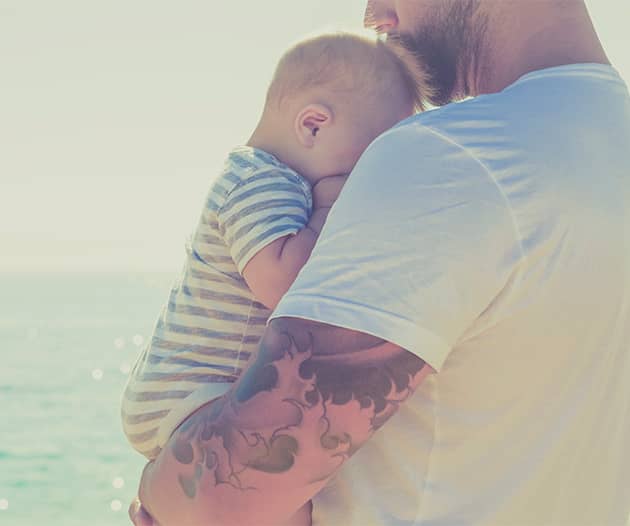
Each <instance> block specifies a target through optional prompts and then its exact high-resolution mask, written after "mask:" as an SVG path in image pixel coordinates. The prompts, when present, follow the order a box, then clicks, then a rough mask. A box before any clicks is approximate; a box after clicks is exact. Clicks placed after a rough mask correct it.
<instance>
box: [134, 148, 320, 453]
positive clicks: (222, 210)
mask: <svg viewBox="0 0 630 526" xmlns="http://www.w3.org/2000/svg"><path fill="white" fill-rule="evenodd" d="M311 208H312V198H311V189H310V185H309V184H308V182H306V181H305V180H304V179H303V178H302V177H301V176H299V175H298V174H297V173H296V172H294V171H293V170H291V169H290V168H288V167H287V166H286V165H284V164H282V163H281V162H280V161H278V160H277V159H276V158H275V157H273V156H271V155H269V154H267V153H265V152H262V151H260V150H256V149H253V148H248V147H243V148H238V149H237V150H234V151H233V152H232V153H231V154H230V156H229V158H228V160H227V163H226V166H225V168H224V171H223V172H222V173H221V175H220V176H219V177H218V178H217V179H216V180H215V182H214V183H213V185H212V187H211V189H210V192H209V194H208V198H207V201H206V206H205V208H204V211H203V213H202V216H201V219H200V221H199V225H198V227H197V230H196V232H195V235H194V236H193V239H192V241H191V243H190V245H189V246H188V247H187V254H188V256H187V259H186V265H185V269H184V272H183V275H182V277H181V278H180V280H179V281H178V282H177V283H176V284H175V285H174V286H173V288H172V290H171V293H170V296H169V298H168V301H167V303H166V306H165V307H164V310H163V312H162V314H161V316H160V318H159V319H158V322H157V324H156V327H155V330H154V334H153V338H152V339H151V342H150V344H149V346H148V348H147V349H146V350H145V351H144V352H143V353H142V354H141V356H140V357H139V359H138V361H137V363H136V365H135V367H134V369H133V371H132V373H131V375H130V378H129V381H128V384H127V388H126V389H125V393H124V395H123V401H122V420H123V428H124V430H125V433H126V435H127V437H128V439H129V441H130V442H131V444H132V445H133V446H134V447H135V448H136V449H137V450H138V451H139V452H141V453H142V454H144V455H145V456H147V457H148V458H154V457H155V456H156V455H157V453H158V452H159V450H160V448H161V447H162V446H163V442H164V440H165V439H167V438H168V436H170V434H171V433H172V431H174V429H175V427H176V426H177V425H178V424H179V423H180V422H181V420H182V419H183V418H185V417H186V416H188V415H189V414H191V413H192V412H194V411H195V410H196V409H198V408H199V407H200V406H201V405H203V404H204V403H206V402H208V401H210V399H204V398H203V396H200V394H201V395H203V393H205V392H206V391H207V392H211V390H208V386H209V385H212V384H226V383H231V382H234V381H235V380H236V378H237V377H238V375H239V374H240V373H241V371H242V368H243V366H244V364H245V363H246V361H247V359H248V358H249V357H250V356H251V354H252V352H254V350H255V349H256V346H257V344H258V341H259V340H260V337H261V336H262V333H263V331H264V328H265V324H266V322H267V319H268V317H269V315H270V312H269V310H268V309H267V308H266V307H265V306H264V305H262V304H260V303H259V302H257V301H256V299H255V298H254V296H253V294H252V293H251V291H250V290H249V288H248V287H247V284H246V283H245V280H244V279H243V277H242V275H241V273H242V271H243V269H244V268H245V266H246V265H247V263H248V262H249V261H250V260H251V258H252V257H253V256H255V255H256V254H257V253H258V252H259V251H260V250H261V249H262V248H264V247H265V246H267V245H269V244H270V243H272V242H273V241H275V240H276V239H279V238H281V237H284V236H287V235H292V234H295V233H297V232H299V231H300V230H302V229H303V228H304V227H305V226H306V224H307V222H308V219H309V217H310V214H311ZM204 390H205V391H204Z"/></svg>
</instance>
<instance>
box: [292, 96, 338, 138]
mask: <svg viewBox="0 0 630 526" xmlns="http://www.w3.org/2000/svg"><path fill="white" fill-rule="evenodd" d="M332 123H333V113H332V111H331V109H330V108H329V107H328V106H325V105H323V104H309V105H308V106H305V107H304V108H302V109H301V110H300V112H299V113H298V115H297V117H296V118H295V133H296V135H297V139H298V141H299V142H300V144H302V145H303V146H305V147H306V148H312V147H313V146H314V145H315V141H316V140H317V137H318V136H319V134H320V133H321V131H322V130H323V129H325V128H327V127H328V126H331V125H332Z"/></svg>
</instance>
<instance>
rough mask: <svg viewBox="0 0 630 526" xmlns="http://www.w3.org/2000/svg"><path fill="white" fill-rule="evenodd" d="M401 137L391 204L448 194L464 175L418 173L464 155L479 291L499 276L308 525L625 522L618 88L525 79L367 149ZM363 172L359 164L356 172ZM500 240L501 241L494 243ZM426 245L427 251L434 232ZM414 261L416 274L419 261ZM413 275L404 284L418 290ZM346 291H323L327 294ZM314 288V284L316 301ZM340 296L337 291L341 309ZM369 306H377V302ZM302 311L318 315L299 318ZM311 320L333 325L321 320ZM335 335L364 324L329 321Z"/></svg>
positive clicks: (611, 82)
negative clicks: (474, 172) (475, 171)
mask: <svg viewBox="0 0 630 526" xmlns="http://www.w3.org/2000/svg"><path fill="white" fill-rule="evenodd" d="M428 137H432V138H435V139H436V140H439V141H440V144H442V145H443V149H442V150H441V154H442V158H441V159H429V160H427V159H423V155H424V153H425V152H426V149H425V148H423V143H424V142H426V141H427V138H428ZM414 140H416V141H417V142H416V143H415V144H417V145H418V148H417V149H414V148H412V147H406V146H405V147H401V148H402V149H400V150H399V151H395V152H394V153H393V154H392V155H398V156H400V155H402V156H403V157H406V159H405V162H406V163H409V164H408V165H409V166H412V167H413V166H415V167H416V168H414V169H412V168H410V169H409V173H406V174H399V173H392V174H391V181H390V182H389V184H391V185H392V187H394V188H397V189H398V191H399V192H401V194H400V195H401V196H402V195H403V194H402V193H405V194H407V195H408V194H409V193H411V194H412V196H411V197H407V195H406V196H405V197H401V198H402V199H407V198H409V199H418V201H419V202H421V201H422V199H423V196H424V195H425V190H426V195H428V194H430V192H431V191H434V190H435V187H436V185H441V190H440V191H450V190H449V188H451V187H453V186H457V185H462V184H463V185H466V184H468V182H467V176H468V174H467V173H460V174H459V177H460V179H454V180H450V181H448V182H444V181H437V180H433V179H432V177H433V174H432V173H431V167H432V166H437V165H438V164H439V163H445V164H447V165H448V164H451V163H452V164H457V163H459V162H461V157H462V156H464V157H466V158H467V161H466V162H470V163H477V165H479V170H480V171H481V172H485V174H487V177H488V184H486V185H485V186H484V188H486V187H487V188H489V185H494V187H493V188H492V189H490V190H484V191H488V192H492V197H491V199H492V200H493V201H494V202H495V203H496V204H493V207H501V216H500V217H501V218H502V219H503V222H504V223H506V225H503V227H505V228H503V227H502V229H501V233H497V232H498V230H497V229H495V228H494V227H493V226H492V225H491V224H490V225H489V227H488V228H487V229H485V228H483V226H484V221H483V220H481V221H480V222H479V225H481V226H482V228H481V229H479V228H478V229H477V230H474V229H472V230H471V232H474V234H473V235H474V236H479V240H478V241H479V244H480V245H482V246H488V247H494V246H496V247H497V249H496V257H494V259H492V260H489V261H491V262H492V264H491V265H490V266H491V267H492V268H487V269H483V268H481V266H483V265H487V262H481V265H480V270H479V281H480V282H483V280H484V279H485V274H484V273H485V271H486V270H487V272H488V275H491V274H492V275H495V274H496V275H500V276H502V278H501V279H502V282H501V286H500V287H499V288H498V289H497V294H496V295H495V296H494V298H493V299H492V300H491V301H490V302H489V303H488V304H486V305H483V306H482V307H483V308H480V309H479V312H478V313H477V315H476V316H475V317H474V322H473V323H472V324H469V325H468V326H467V327H465V330H464V331H463V333H462V334H461V335H460V336H459V337H458V339H457V341H455V342H454V345H453V346H452V350H451V351H450V353H449V354H448V356H447V357H446V356H444V357H443V359H442V358H440V359H437V360H436V362H435V364H434V363H432V358H431V357H425V356H422V352H421V351H420V352H418V354H419V355H420V357H421V358H423V359H425V360H426V361H427V362H428V363H429V364H431V365H433V366H434V367H435V368H440V367H441V365H442V363H441V362H444V365H443V368H442V369H441V371H440V372H439V374H437V375H432V376H431V377H429V378H428V379H427V380H426V381H425V382H424V383H423V385H422V386H421V387H420V389H419V391H418V392H417V393H416V394H415V396H414V397H413V398H412V399H411V400H410V401H408V402H407V404H405V405H403V406H402V408H401V410H400V412H399V413H398V414H397V415H396V416H395V417H394V418H393V419H392V420H391V422H390V423H389V424H388V425H387V427H386V428H385V429H384V430H383V431H382V432H380V433H378V434H377V436H375V437H374V438H373V440H371V441H370V442H369V443H368V444H367V445H366V446H365V447H364V448H363V449H362V450H361V451H359V452H358V453H357V455H356V457H355V458H353V459H352V461H351V462H350V463H349V464H348V465H347V466H345V467H344V468H343V470H342V472H341V474H340V475H339V476H338V478H337V480H336V481H335V482H334V483H333V484H330V485H329V487H328V488H327V489H326V490H324V491H323V492H322V493H321V494H320V495H319V496H318V497H317V498H316V499H315V503H314V519H315V524H356V525H365V524H373V523H380V524H388V525H390V524H414V523H415V524H444V525H449V526H450V525H455V524H484V525H487V524H499V525H519V526H520V525H530V524H531V525H540V524H553V525H560V524H571V525H577V524H584V525H593V524H625V522H626V520H627V518H628V512H629V511H630V448H629V447H628V444H630V212H629V211H628V210H629V209H630V99H629V97H628V91H627V88H626V86H625V85H624V84H623V82H622V81H621V79H620V78H619V77H618V76H617V75H616V73H615V72H614V70H613V69H612V68H610V67H608V66H604V65H595V64H587V65H574V66H563V67H559V68H552V69H548V70H543V71H539V72H535V73H532V74H529V75H527V76H525V77H523V78H522V79H521V80H519V81H518V82H517V83H516V84H514V85H512V86H510V87H509V88H507V89H506V90H505V91H503V92H502V93H499V94H495V95H489V96H482V97H479V98H477V99H474V100H471V101H467V102H464V103H461V104H456V105H451V106H448V107H446V108H444V109H441V110H436V111H434V112H430V113H427V114H424V115H422V116H419V117H416V118H414V119H412V120H409V121H406V122H405V123H403V124H401V125H400V126H399V127H398V128H396V129H395V130H393V131H392V132H389V134H386V135H385V136H384V137H382V138H381V139H379V140H378V141H377V142H376V143H374V145H373V146H372V147H371V150H372V152H373V156H378V155H383V154H384V153H385V152H387V151H391V147H395V148H397V147H398V146H397V145H401V144H414ZM379 152H380V153H379ZM369 162H370V155H369V152H368V154H366V160H365V163H369ZM432 163H438V164H432ZM471 166H472V164H471ZM369 171H370V170H369V167H366V166H365V165H364V166H361V163H360V164H359V165H358V166H357V172H358V175H362V174H361V172H369ZM387 177H389V175H388V176H387ZM471 177H472V176H471ZM366 178H368V176H367V175H366V176H365V177H364V181H363V182H362V183H360V182H357V183H356V187H357V190H358V189H359V188H358V187H359V185H361V187H362V188H361V189H364V188H365V187H366V186H367V185H368V184H369V181H368V180H366ZM412 180H413V181H414V184H415V186H413V185H412V186H411V187H410V186H409V185H408V184H407V183H409V182H410V181H412ZM418 181H423V182H424V183H423V184H424V187H423V186H422V185H418V184H417V182H418ZM352 185H353V181H352V178H351V180H350V183H349V187H348V188H347V195H348V198H347V199H348V203H347V204H345V206H344V196H343V195H342V199H341V200H340V202H339V204H338V210H335V211H334V212H333V213H334V214H336V215H335V219H334V221H332V222H331V223H332V225H334V227H333V228H336V231H331V232H327V231H326V230H324V232H323V235H322V240H321V243H320V244H321V247H318V248H316V250H315V252H314V255H313V259H314V260H315V262H317V258H318V257H319V258H320V260H323V259H324V258H325V257H326V255H327V254H328V253H329V252H330V251H331V250H332V249H333V248H334V245H335V244H339V243H340V242H341V241H340V234H343V232H344V231H345V230H344V224H345V223H348V224H350V222H351V221H352V219H351V216H352V214H353V212H354V211H355V210H353V207H352V206H350V202H349V200H350V199H351V197H350V196H352V191H353V190H352ZM374 191H375V192H376V190H374ZM379 191H382V188H380V189H379ZM414 192H417V194H416V195H413V193H414ZM462 195H465V193H462ZM394 197H395V193H394ZM473 197H475V198H479V199H480V200H483V199H485V195H477V196H473ZM367 199H368V200H369V196H367ZM460 201H461V200H460ZM466 204H467V203H466V202H463V201H462V202H457V203H453V205H452V206H453V207H461V206H464V207H465V206H466ZM423 205H424V204H423V203H421V204H419V205H418V206H419V208H420V207H422V206H423ZM405 206H406V205H405V204H404V203H403V204H400V207H401V209H404V208H405ZM439 206H440V204H439V203H438V204H436V207H439ZM423 210H424V209H423ZM427 210H430V207H429V208H427ZM422 215H423V217H422V218H420V220H426V221H431V220H432V217H431V215H430V213H428V212H427V213H424V212H423V214H422ZM346 219H347V221H346ZM354 220H356V217H355V219H354ZM507 223H509V224H507ZM479 225H477V226H479ZM506 229H509V231H510V234H509V235H510V236H512V234H513V240H514V242H513V243H512V242H506V239H508V237H507V235H505V232H506V231H507V230H506ZM346 230H348V229H346ZM327 234H328V235H327ZM375 235H376V236H377V237H378V233H376V234H375ZM445 235H447V234H445ZM492 236H496V240H495V239H494V238H493V237H492ZM394 237H396V236H394ZM469 237H470V236H469ZM328 240H330V241H329V242H328V243H327V241H328ZM397 241H398V242H399V243H404V241H405V240H404V239H400V238H397ZM357 242H358V243H360V242H361V240H357ZM435 242H437V243H441V242H442V241H441V239H440V233H436V241H435ZM472 242H474V243H476V242H477V240H476V239H475V240H472ZM445 243H448V241H446V242H445ZM328 247H330V249H329V248H328ZM412 248H413V247H412ZM415 249H416V250H419V251H426V250H427V249H428V246H427V245H424V246H418V247H415ZM395 256H396V254H394V255H392V257H395ZM358 259H360V256H357V260H358ZM453 259H455V260H456V259H457V253H454V254H453ZM418 261H420V263H419V265H420V266H421V264H422V258H421V257H420V259H419V260H418ZM381 263H382V262H381ZM476 263H477V262H473V263H472V264H471V269H477V266H476ZM445 264H448V265H449V266H457V265H460V266H461V265H466V264H468V262H467V261H466V260H460V261H452V260H450V261H449V260H445ZM365 265H366V267H367V268H368V269H369V266H370V264H369V263H366V264H365ZM319 267H323V266H322V265H319ZM313 268H317V266H316V263H315V264H313ZM450 270H451V272H452V273H453V272H454V273H455V274H457V269H455V270H454V271H453V269H450ZM334 271H335V269H331V270H330V271H329V272H330V274H331V275H333V274H334ZM414 272H416V271H415V270H414ZM423 272H424V271H423V270H422V269H419V270H418V271H417V275H416V274H414V276H413V277H414V279H416V280H427V281H430V280H431V279H432V278H431V276H428V275H427V274H426V273H423ZM471 272H474V270H471ZM309 278H313V276H311V275H309V276H306V277H303V278H302V280H300V279H298V282H296V286H295V288H294V291H296V295H297V294H298V293H300V292H304V291H308V290H314V287H315V285H314V283H315V280H312V284H313V286H312V287H311V286H310V285H311V282H309ZM300 281H301V282H300ZM342 281H343V280H342ZM364 281H365V280H364ZM322 282H325V280H324V279H322V280H321V281H320V282H319V283H320V284H321V283H322ZM343 286H344V284H343V283H340V282H339V281H336V282H335V288H336V289H340V288H342V289H343ZM449 286H450V288H451V289H452V293H453V298H456V300H457V301H458V302H462V303H466V302H468V303H470V305H471V307H470V309H473V308H479V306H481V304H477V303H475V302H474V301H473V300H472V299H470V301H469V298H468V297H467V295H469V294H470V295H471V296H472V295H474V294H475V293H476V292H475V291H472V292H469V291H468V290H466V289H465V288H461V287H459V283H458V282H457V281H456V280H455V281H454V282H453V284H452V285H449ZM479 287H480V288H481V287H482V285H479ZM320 288H321V287H320ZM348 288H350V289H351V287H348ZM473 288H474V287H473ZM420 290H421V288H420ZM427 290H428V291H429V293H431V291H432V290H433V289H427ZM449 290H450V289H449ZM327 292H328V291H326V290H323V291H321V296H322V298H323V297H326V296H327ZM355 292H356V291H354V290H349V291H348V292H342V293H340V294H341V295H342V296H347V297H348V298H349V299H350V298H355V299H356V294H355ZM366 294H368V293H366ZM288 296H289V298H288V301H287V304H289V307H287V310H291V312H292V313H293V315H297V314H296V312H295V311H296V310H297V311H298V314H299V309H296V308H294V305H291V292H289V295H288ZM338 296H339V294H338ZM361 299H362V298H358V299H356V301H357V302H359V303H360V302H361ZM442 299H444V298H442ZM438 300H439V298H438ZM382 305H384V307H383V310H384V311H385V310H387V309H386V307H388V305H387V302H386V301H384V302H383V303H382ZM470 309H469V310H470ZM280 311H282V305H281V307H280ZM280 314H282V312H280ZM305 317H311V318H314V317H315V316H314V315H312V314H310V313H308V312H305ZM324 318H325V316H324ZM317 319H318V320H320V321H324V322H326V321H329V322H332V321H333V320H326V319H322V316H319V314H318V315H317ZM338 324H339V325H341V326H347V327H349V328H352V329H355V330H362V329H364V328H363V327H358V326H354V325H352V324H351V322H349V321H346V320H343V319H342V320H339V323H338ZM438 325H439V324H438ZM432 329H435V327H432ZM378 334H379V335H380V336H382V334H381V333H378ZM438 334H439V331H438ZM396 343H399V344H401V345H402V342H396ZM436 364H437V365H436Z"/></svg>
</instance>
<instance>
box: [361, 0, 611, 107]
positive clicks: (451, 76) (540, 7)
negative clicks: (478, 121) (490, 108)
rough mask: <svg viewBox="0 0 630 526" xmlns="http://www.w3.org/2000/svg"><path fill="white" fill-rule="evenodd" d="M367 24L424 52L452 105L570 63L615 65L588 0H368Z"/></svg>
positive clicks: (443, 98) (441, 99)
mask: <svg viewBox="0 0 630 526" xmlns="http://www.w3.org/2000/svg"><path fill="white" fill-rule="evenodd" d="M365 26H366V27H368V28H372V29H374V30H376V31H378V32H379V33H382V34H386V35H387V36H388V40H390V41H391V42H393V43H395V44H400V45H402V46H403V47H404V48H406V49H407V51H408V52H411V53H414V54H417V53H418V52H420V53H421V54H422V56H423V60H422V63H423V64H424V66H425V67H427V66H428V69H429V74H430V75H431V76H432V77H433V81H434V84H435V88H436V91H437V93H438V96H437V97H436V98H435V99H434V103H436V104H438V105H442V104H446V103H448V102H451V101H453V100H458V99H462V98H464V97H474V96H477V95H481V94H486V93H497V92H499V91H501V90H503V89H504V88H506V87H507V86H509V85H510V84H513V83H514V82H515V81H516V80H518V79H519V78H520V77H522V76H523V75H525V74H527V73H530V72H532V71H537V70H541V69H545V68H551V67H555V66H562V65H565V64H578V63H600V64H609V61H608V58H607V57H606V53H605V52H604V49H603V47H602V45H601V43H600V41H599V39H598V37H597V34H596V33H595V30H594V28H593V24H592V21H591V18H590V16H589V14H588V10H587V8H586V5H585V3H584V2H583V0H521V1H518V2H507V1H503V0H422V1H421V0H370V1H369V2H368V4H367V8H366V12H365Z"/></svg>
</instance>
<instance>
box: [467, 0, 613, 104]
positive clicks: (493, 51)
mask: <svg viewBox="0 0 630 526" xmlns="http://www.w3.org/2000/svg"><path fill="white" fill-rule="evenodd" d="M506 4H511V2H506ZM562 5H563V6H561V5H560V4H556V3H555V2H551V1H549V2H531V3H530V2H528V10H527V11H526V10H525V9H523V10H520V11H518V10H516V9H514V8H513V4H512V7H511V8H509V7H510V6H509V5H508V6H507V7H506V8H503V9H502V8H497V9H496V12H494V13H491V14H490V15H489V17H488V19H489V29H490V30H489V31H488V32H487V33H486V40H485V46H484V49H483V51H482V55H481V57H480V60H479V64H478V67H476V68H474V70H473V71H470V72H469V73H468V79H467V80H468V83H467V84H468V86H469V90H470V92H471V93H469V95H473V96H475V95H481V94H484V93H497V92H499V91H502V90H503V89H505V88H506V87H508V86H510V85H511V84H513V83H514V82H516V81H517V80H518V79H519V78H521V77H522V76H523V75H526V74H527V73H531V72H532V71H539V70H542V69H547V68H552V67H557V66H564V65H568V64H582V63H600V64H610V62H609V61H608V58H607V56H606V53H605V52H604V49H603V47H602V45H601V43H600V41H599V38H598V37H597V33H596V32H595V29H594V27H593V24H592V21H591V19H590V16H589V14H588V11H587V9H586V6H585V5H584V4H583V3H582V2H581V1H575V2H573V3H566V2H565V3H564V4H562Z"/></svg>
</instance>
